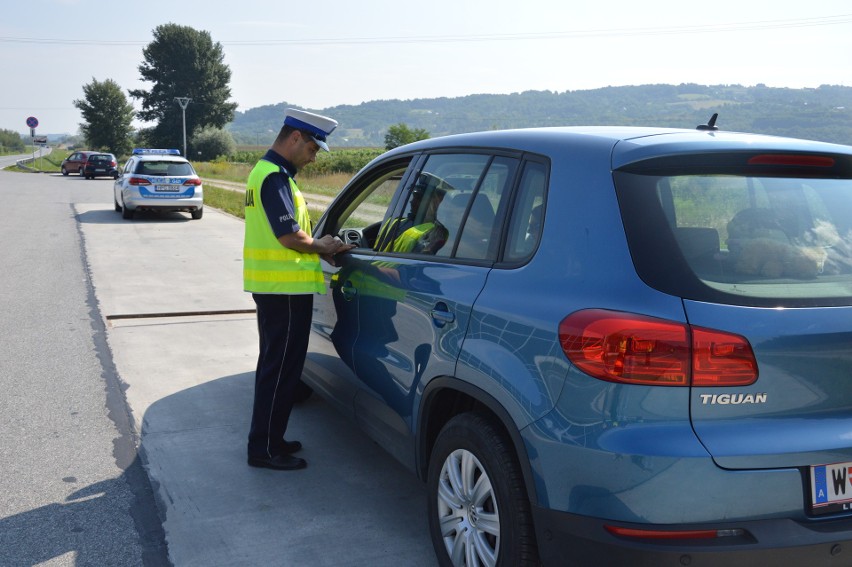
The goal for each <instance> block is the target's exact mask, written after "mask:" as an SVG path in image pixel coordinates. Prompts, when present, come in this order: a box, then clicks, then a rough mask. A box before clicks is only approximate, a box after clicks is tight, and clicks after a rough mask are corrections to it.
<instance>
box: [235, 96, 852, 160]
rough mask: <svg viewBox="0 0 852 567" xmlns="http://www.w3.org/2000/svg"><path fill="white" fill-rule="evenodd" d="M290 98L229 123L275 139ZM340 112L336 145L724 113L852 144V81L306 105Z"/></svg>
mask: <svg viewBox="0 0 852 567" xmlns="http://www.w3.org/2000/svg"><path fill="white" fill-rule="evenodd" d="M289 106H291V105H289V104H287V103H286V102H282V103H280V104H274V105H267V106H261V107H258V108H252V109H249V110H246V111H242V112H241V111H238V112H237V113H236V116H235V118H234V121H233V122H232V123H231V124H230V125H229V126H228V129H229V130H230V131H231V133H232V134H233V136H234V138H235V139H236V140H237V142H238V143H242V144H261V145H267V144H269V143H270V142H271V141H272V139H273V138H274V135H275V133H277V132H278V129H279V128H280V127H281V122H282V119H283V117H284V111H285V109H286V108H288V107H289ZM306 110H312V111H314V112H319V113H321V114H326V115H328V116H332V117H334V118H335V119H336V120H337V121H338V122H339V123H340V126H339V127H338V129H337V130H336V131H335V133H334V136H333V141H332V145H335V146H353V147H357V146H370V147H377V146H378V147H381V146H384V136H385V133H386V132H387V129H388V127H389V126H392V125H394V124H399V123H404V124H406V125H408V126H409V127H410V128H423V129H425V130H426V131H428V132H429V134H430V135H431V136H432V137H437V136H442V135H446V134H456V133H462V132H474V131H478V130H493V129H503V128H528V127H537V126H579V125H628V126H664V127H681V128H694V127H695V126H696V125H698V124H703V123H706V122H707V120H708V119H709V118H710V116H711V115H712V114H713V113H714V112H718V113H719V119H718V122H717V126H719V128H720V129H722V130H731V131H742V132H756V133H761V134H772V135H780V136H792V137H796V138H804V139H811V140H821V141H826V142H835V143H840V144H848V145H852V87H843V86H830V85H823V86H820V87H819V88H815V89H787V88H772V87H767V86H764V85H757V86H754V87H743V86H740V85H712V86H705V85H696V84H681V85H641V86H630V87H606V88H602V89H593V90H585V91H567V92H562V93H557V92H551V91H527V92H523V93H514V94H509V95H490V94H476V95H469V96H463V97H456V98H429V99H425V98H424V99H414V100H376V101H371V102H365V103H362V104H359V105H354V106H353V105H341V106H334V107H330V108H321V109H306Z"/></svg>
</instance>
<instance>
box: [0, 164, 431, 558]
mask: <svg viewBox="0 0 852 567" xmlns="http://www.w3.org/2000/svg"><path fill="white" fill-rule="evenodd" d="M10 176H22V177H26V178H28V179H27V186H28V187H30V184H31V187H30V188H27V189H25V190H24V189H22V184H21V183H20V182H19V181H18V180H15V179H11V178H10ZM33 178H35V179H36V180H33ZM12 184H14V185H15V186H21V187H17V191H16V190H14V189H12ZM111 190H112V180H94V181H84V180H80V179H79V178H75V177H68V178H63V177H61V176H58V175H55V176H51V175H32V174H30V175H26V174H9V173H5V172H0V198H3V199H4V216H7V217H8V216H9V215H11V216H14V217H15V218H21V219H31V222H30V221H26V220H21V221H20V222H18V223H16V233H15V235H14V236H15V238H16V239H17V240H16V241H17V242H19V243H21V244H20V245H21V246H23V247H25V248H28V247H29V243H30V241H32V242H37V241H42V242H47V245H49V244H50V242H52V241H53V239H55V241H57V242H65V241H66V240H71V241H73V240H74V239H75V237H76V235H75V232H76V233H78V234H79V241H80V252H79V254H77V255H75V252H74V247H73V246H71V247H70V248H69V249H68V250H67V254H66V255H65V256H67V257H65V256H63V257H62V258H63V259H62V261H59V260H57V261H55V262H54V263H53V265H52V266H50V275H49V276H45V277H48V278H53V280H54V284H55V287H58V288H61V283H62V281H63V279H64V278H79V277H80V276H77V275H74V274H75V273H79V274H80V275H82V277H83V278H85V279H86V280H87V282H88V283H87V284H86V285H87V286H89V289H90V291H91V298H92V306H91V309H90V311H89V312H88V313H85V312H84V311H81V309H82V308H81V307H80V308H77V309H76V310H77V311H80V312H81V313H82V314H83V315H85V317H87V318H90V319H91V325H89V322H84V324H83V325H82V326H83V327H85V328H84V329H83V331H82V332H83V333H84V334H87V333H88V334H90V333H91V329H90V328H89V327H91V328H93V329H95V332H94V334H95V335H96V336H97V335H98V328H100V329H102V331H100V332H101V333H102V334H103V339H104V340H105V345H106V346H107V348H105V349H104V356H107V357H109V361H107V362H106V365H107V366H110V365H114V372H115V378H116V380H117V383H118V384H119V385H120V389H121V390H122V392H121V394H122V398H121V402H122V404H123V407H124V408H125V409H126V412H127V416H128V423H129V427H130V428H131V430H132V436H133V437H135V439H136V440H137V443H138V462H141V463H142V464H143V466H144V470H145V471H146V472H147V476H148V478H149V479H150V484H151V486H152V490H153V494H154V496H155V500H156V505H157V510H158V513H159V518H160V519H161V520H162V538H163V539H164V542H165V544H166V545H167V556H168V560H169V561H170V562H171V563H172V564H174V565H177V566H184V565H198V566H205V567H206V566H217V565H221V566H226V565H227V566H233V565H280V566H318V567H319V566H377V567H381V566H391V565H392V566H401V565H405V566H413V567H417V566H427V565H428V566H432V565H435V564H436V562H435V559H434V553H433V551H432V547H431V543H430V541H429V537H428V523H427V519H426V500H425V489H424V487H423V485H422V484H421V483H420V482H419V481H418V480H417V479H416V478H415V476H414V475H413V474H412V473H410V472H409V471H407V470H406V469H404V468H402V466H401V465H399V464H397V463H396V461H394V460H393V459H391V458H390V457H389V456H388V455H386V454H385V453H384V451H383V450H382V449H381V448H380V447H378V446H377V445H376V444H375V443H373V442H372V441H371V440H369V439H368V438H367V437H366V436H364V435H362V434H361V433H360V432H358V431H357V430H356V429H355V427H354V424H353V423H352V422H350V421H348V420H347V419H346V418H343V417H341V416H339V415H338V414H336V413H335V412H334V410H333V409H332V408H331V407H330V406H328V405H327V404H325V403H324V402H323V401H321V400H319V399H318V398H312V399H310V400H309V401H308V402H306V403H304V404H303V405H301V406H298V407H297V408H296V410H295V411H294V413H293V417H292V419H291V422H290V423H291V425H290V430H289V431H288V438H291V439H298V440H300V441H302V443H303V444H304V446H305V449H303V451H302V452H301V453H300V456H303V457H304V458H305V459H307V461H308V468H307V469H306V470H303V471H294V472H278V471H271V470H266V469H254V468H250V467H248V466H247V465H246V462H245V459H246V448H245V445H246V436H247V434H248V425H249V418H250V413H251V403H252V389H253V379H254V376H253V369H254V365H255V361H256V353H257V329H256V323H255V319H254V314H253V313H251V311H252V310H253V308H254V304H253V302H252V301H251V296H250V295H249V294H246V293H244V292H243V291H242V279H241V277H242V276H241V270H242V257H241V256H242V254H241V250H242V235H243V223H242V221H241V220H240V219H236V218H233V217H231V216H228V215H226V214H224V213H221V212H219V211H216V210H214V209H211V208H208V209H207V211H206V212H205V215H204V218H203V219H201V220H190V217H189V215H184V214H180V213H174V214H168V215H164V216H156V215H137V217H136V218H135V219H134V220H132V221H127V220H123V219H122V218H121V215H120V213H117V212H115V211H114V210H113V203H112V193H111ZM22 191H30V195H29V196H28V195H26V194H25V195H23V196H19V197H18V198H16V199H11V203H10V202H9V200H7V198H6V196H7V195H8V194H16V193H17V194H20V193H21V192H22ZM45 200H46V201H48V202H54V201H61V202H63V203H64V202H67V204H68V205H67V216H68V220H67V222H62V223H59V224H58V225H56V226H44V223H42V222H41V220H42V219H43V218H44V217H43V216H42V215H40V214H38V212H39V207H43V206H44V202H45ZM61 208H62V207H61V205H60V206H59V209H61ZM3 222H6V221H5V220H4V221H3ZM45 231H48V232H49V233H54V234H55V236H52V237H50V238H47V239H44V233H45ZM0 234H6V231H3V233H0ZM34 235H41V236H34ZM4 246H9V241H8V239H7V241H6V243H5V244H4ZM28 255H30V254H27V253H23V252H22V253H21V257H23V258H27V256H28ZM0 258H2V257H0ZM27 261H29V260H27ZM34 261H36V262H38V260H34ZM4 277H6V278H9V277H12V276H9V275H8V274H7V275H6V276H4ZM15 277H16V278H20V279H21V280H23V281H26V279H27V277H28V275H27V274H26V273H25V271H24V272H21V273H20V274H17V275H15ZM24 287H25V286H24ZM49 292H50V289H48V291H47V292H46V293H49ZM0 293H2V292H0ZM0 297H3V296H2V295H0ZM5 299H9V298H5ZM56 300H57V301H60V302H61V301H64V299H63V298H56ZM60 305H61V303H60ZM71 307H72V308H73V306H71ZM4 317H5V316H4ZM39 324H42V325H44V326H45V329H46V328H47V327H48V326H49V325H50V323H49V322H48V321H41V322H40V323H39ZM2 332H3V334H4V335H11V334H14V333H15V332H16V331H15V322H14V321H12V320H9V319H5V320H4V324H3V330H2ZM67 332H68V333H74V332H76V331H75V330H74V329H73V328H69V329H67ZM44 334H45V335H46V336H47V334H48V332H47V330H44ZM34 336H39V334H38V333H35V334H34ZM78 348H79V349H80V350H81V352H80V353H79V354H80V355H81V356H85V355H86V352H83V351H85V350H86V349H87V348H89V347H86V346H85V343H83V344H82V345H81V346H79V347H78ZM72 358H73V357H72ZM44 372H47V373H50V372H57V369H46V370H44ZM92 372H93V373H96V372H97V370H92ZM86 379H87V380H90V381H93V382H95V383H96V382H98V381H100V380H101V379H102V378H101V376H98V375H91V376H87V377H86ZM57 387H58V388H64V387H67V386H66V385H65V384H63V383H58V384H57ZM102 393H103V392H102ZM27 395H30V396H35V395H38V394H37V393H35V392H28V393H27ZM104 398H106V395H105V394H104ZM101 401H102V402H103V404H104V407H106V400H105V399H103V400H101ZM104 412H105V413H106V410H104ZM22 419H25V418H22ZM20 426H21V427H28V425H27V424H25V423H22V424H21V425H20ZM57 435H58V436H60V437H62V436H63V435H65V433H64V432H63V431H61V430H60V431H58V433H57ZM107 437H108V436H107ZM103 439H104V437H100V438H97V439H93V440H92V441H93V442H94V443H104V441H103ZM13 442H14V441H13V439H10V438H8V437H0V443H2V445H0V451H2V454H3V455H4V458H7V456H8V455H9V454H11V452H12V449H10V448H9V447H6V446H5V445H7V444H10V443H13ZM114 442H115V441H114ZM105 449H107V450H109V451H112V449H113V447H105ZM24 466H27V467H29V468H30V470H29V472H30V474H31V475H32V477H31V478H32V484H33V487H34V490H36V491H38V490H40V488H39V487H40V485H41V483H42V482H43V476H44V474H45V473H44V469H43V468H41V467H39V466H38V464H37V463H28V464H26V465H24ZM0 496H2V497H3V500H0V516H5V515H6V514H7V513H8V512H7V510H6V508H7V507H6V506H4V505H3V503H4V500H5V496H4V495H3V494H2V492H0ZM51 498H52V497H51V496H50V495H45V496H44V497H42V499H41V500H42V505H45V504H44V503H45V502H49V501H50V500H51ZM2 521H3V519H2V518H0V525H2V524H1V523H2ZM157 527H159V526H157ZM139 531H140V528H139V526H138V523H137V532H139ZM141 531H143V532H145V533H139V541H141V542H142V543H141V544H140V545H141V548H142V549H143V550H148V555H147V558H148V559H147V560H146V559H144V558H143V563H145V564H149V565H154V564H156V563H155V560H156V558H155V557H154V556H155V555H156V553H153V554H152V553H151V552H150V551H151V550H152V549H153V550H154V551H156V546H155V545H153V546H152V545H151V543H150V540H151V539H152V536H151V534H150V533H149V532H150V531H151V530H150V528H144V527H142V528H141ZM146 537H147V538H148V539H146ZM0 538H2V534H0ZM153 539H154V540H156V534H154V536H153ZM0 542H2V540H1V539H0ZM146 542H147V543H146ZM146 545H147V547H146ZM109 553H110V552H109V551H108V550H107V551H105V552H104V554H103V557H102V561H95V562H92V563H90V564H93V565H94V564H101V565H107V564H109V565H124V564H135V563H133V562H125V560H124V559H122V558H119V557H114V558H111V557H109ZM142 555H144V553H143V554H142ZM62 557H64V558H66V559H67V558H69V557H73V554H71V555H67V554H66V555H63V556H60V558H62ZM152 557H153V559H152ZM0 558H2V555H0ZM36 559H38V560H40V561H44V560H45V558H44V557H39V558H33V562H32V563H31V564H35V563H36V562H37V561H36ZM48 559H49V557H48ZM111 559H114V560H111ZM0 563H3V562H2V561H1V560H0ZM54 564H56V565H60V564H68V565H82V564H83V563H74V562H73V561H72V562H70V563H62V562H61V561H60V562H58V563H51V565H54ZM87 564H88V563H87Z"/></svg>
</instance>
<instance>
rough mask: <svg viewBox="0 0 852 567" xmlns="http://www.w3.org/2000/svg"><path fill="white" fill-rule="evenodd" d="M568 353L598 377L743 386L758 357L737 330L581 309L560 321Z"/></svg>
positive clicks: (749, 380) (633, 381)
mask: <svg viewBox="0 0 852 567" xmlns="http://www.w3.org/2000/svg"><path fill="white" fill-rule="evenodd" d="M559 340H560V343H561V345H562V350H563V351H564V352H565V355H566V356H567V357H568V359H569V360H570V361H571V362H573V363H574V364H575V365H576V366H577V367H578V368H579V369H580V370H582V371H583V372H585V373H586V374H589V375H591V376H593V377H595V378H598V379H600V380H606V381H608V382H619V383H623V384H644V385H652V386H690V385H692V386H747V385H749V384H752V383H754V381H755V380H757V361H756V360H755V358H754V353H753V352H752V350H751V345H749V343H748V341H747V340H746V339H745V338H744V337H741V336H739V335H734V334H732V333H726V332H724V331H717V330H713V329H705V328H701V327H693V326H691V325H686V324H683V323H678V322H675V321H667V320H665V319H655V318H653V317H645V316H642V315H635V314H632V313H621V312H617V311H605V310H603V309H586V310H582V311H577V312H575V313H572V314H571V315H569V316H567V317H566V318H565V319H563V320H562V322H561V323H560V324H559Z"/></svg>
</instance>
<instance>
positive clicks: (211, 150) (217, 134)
mask: <svg viewBox="0 0 852 567" xmlns="http://www.w3.org/2000/svg"><path fill="white" fill-rule="evenodd" d="M190 148H191V154H192V158H193V159H198V160H199V161H212V160H214V159H216V158H218V157H220V156H229V155H231V154H233V153H234V152H236V151H237V144H236V142H234V138H233V137H232V136H231V134H230V132H227V131H226V130H222V129H221V128H212V127H207V128H202V129H201V130H199V131H198V132H197V133H196V134H195V135H194V136H193V137H192V140H191V143H190ZM187 157H188V156H187Z"/></svg>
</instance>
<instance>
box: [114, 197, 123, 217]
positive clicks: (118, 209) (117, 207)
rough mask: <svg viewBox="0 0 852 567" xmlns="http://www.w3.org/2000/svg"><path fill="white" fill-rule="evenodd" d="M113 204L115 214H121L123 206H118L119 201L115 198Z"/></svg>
mask: <svg viewBox="0 0 852 567" xmlns="http://www.w3.org/2000/svg"><path fill="white" fill-rule="evenodd" d="M112 202H113V203H115V212H117V213H120V212H121V205H119V204H118V201H117V200H116V199H115V197H113V198H112Z"/></svg>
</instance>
